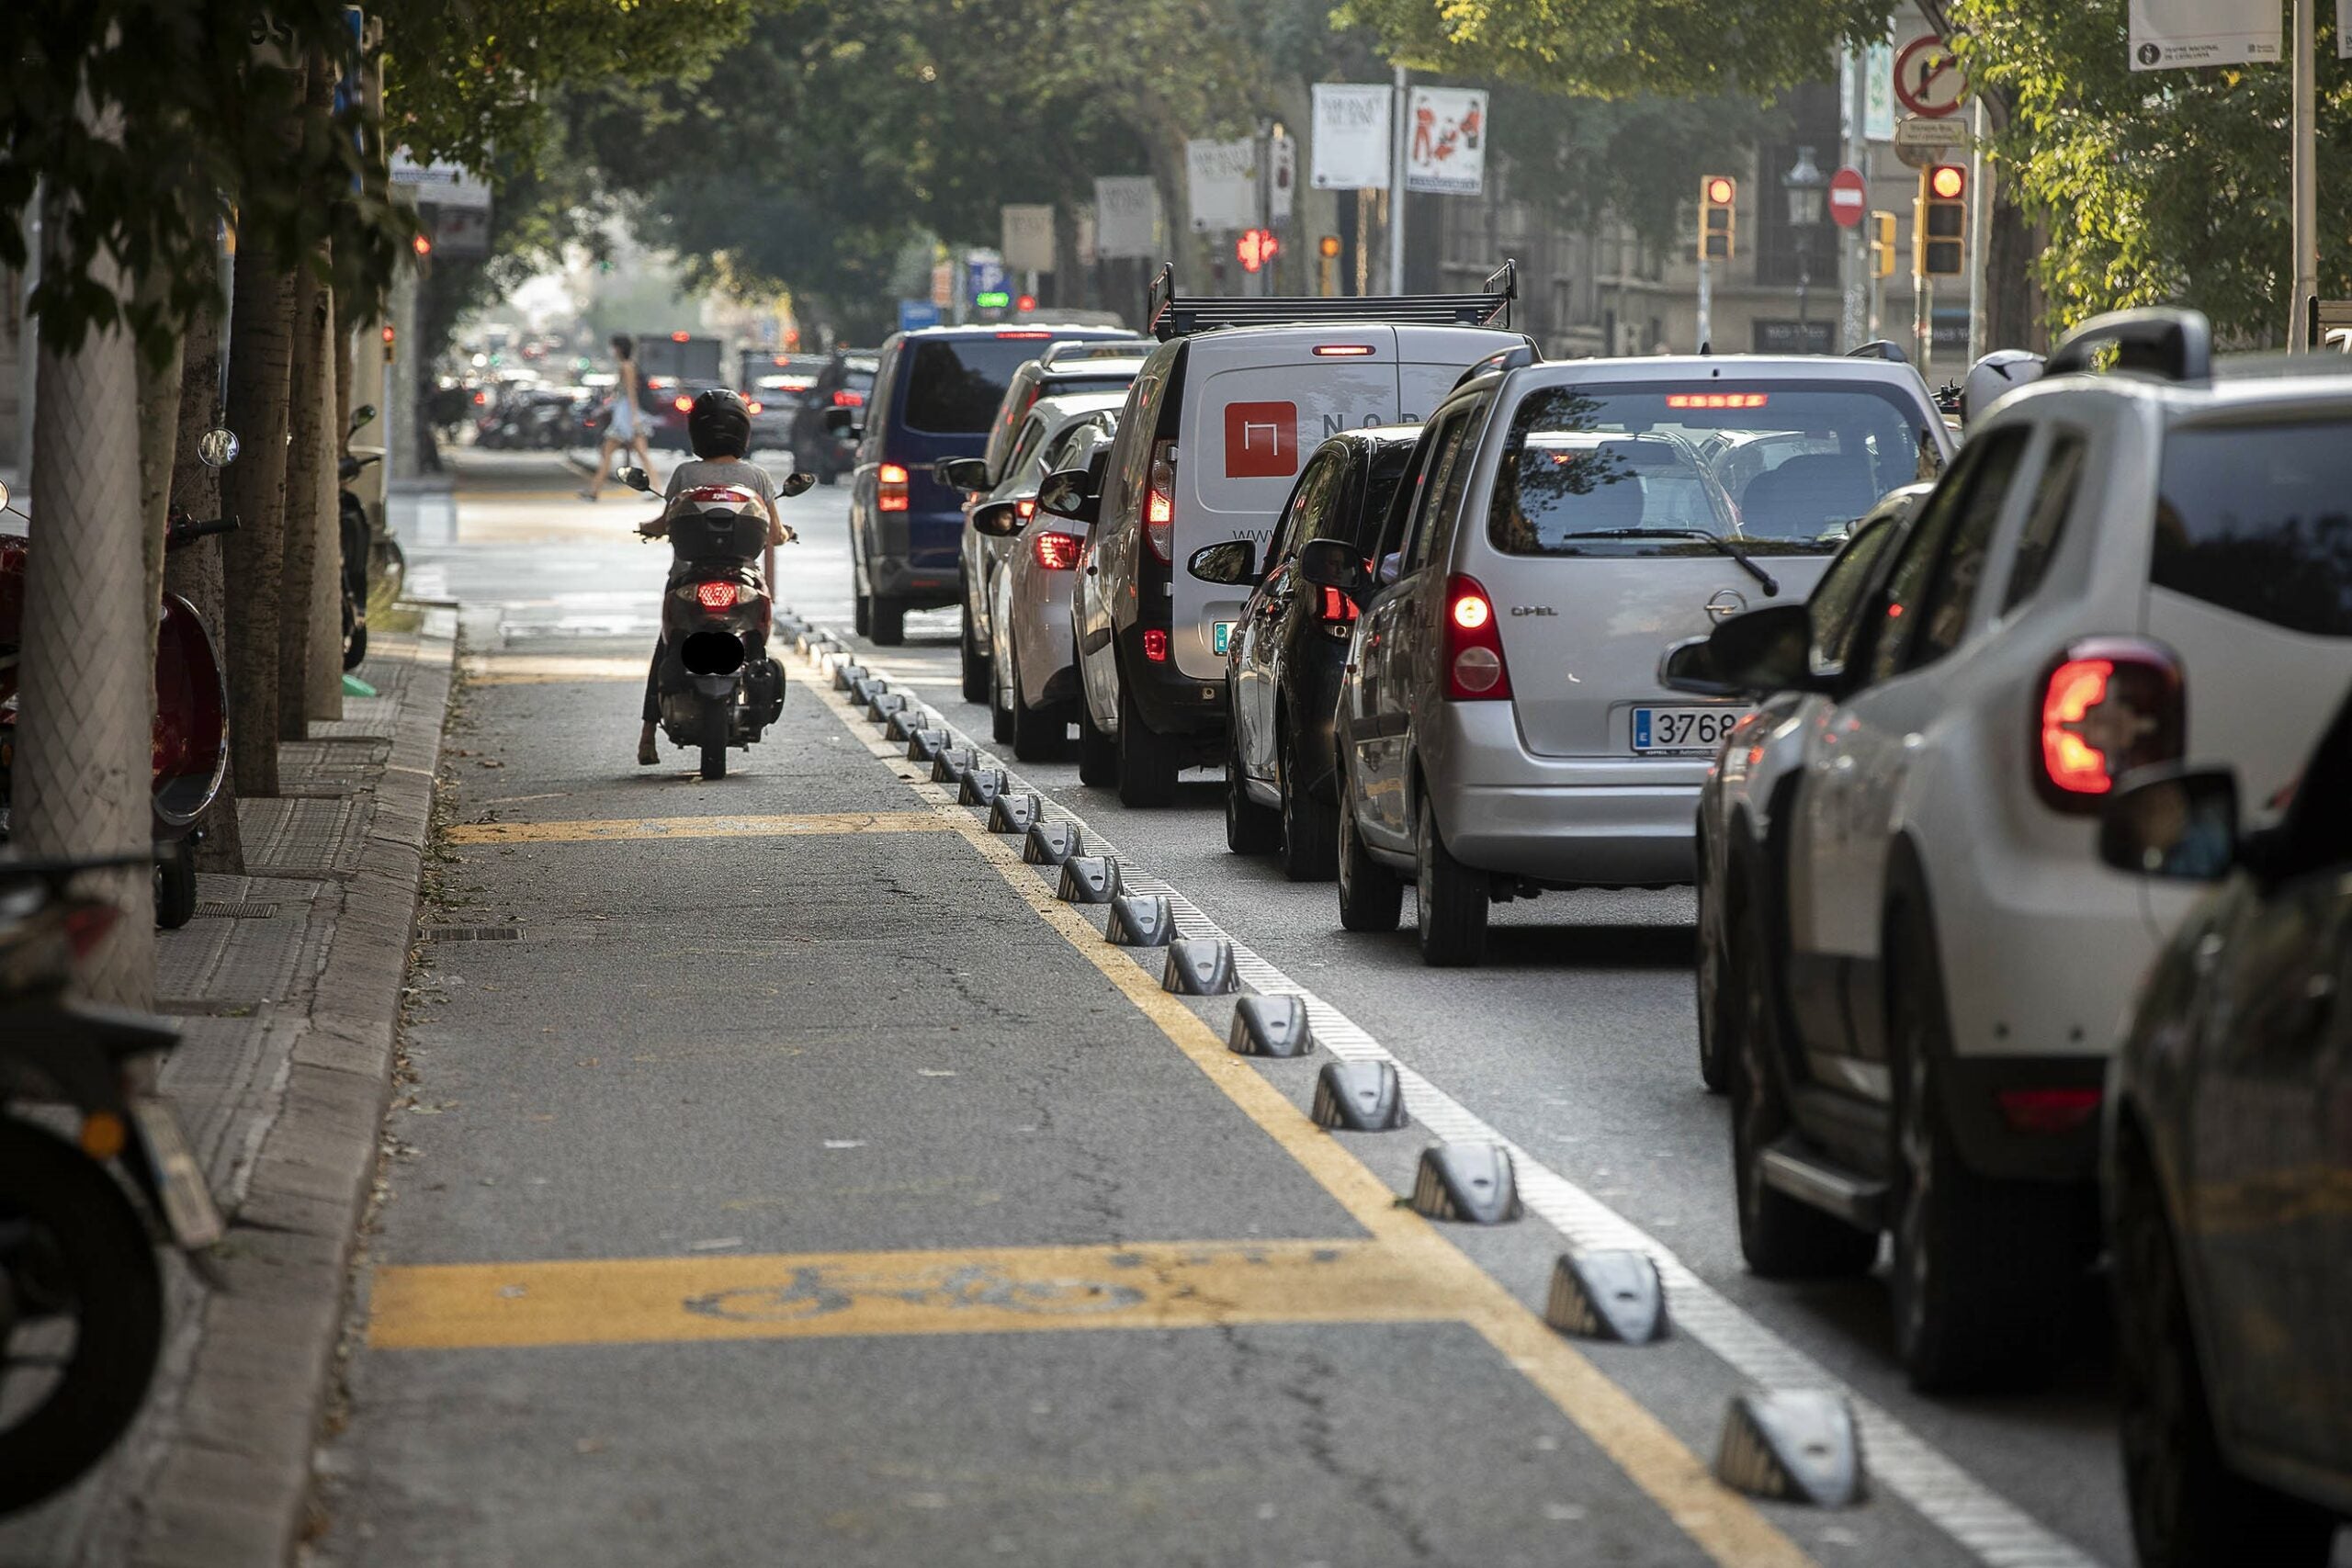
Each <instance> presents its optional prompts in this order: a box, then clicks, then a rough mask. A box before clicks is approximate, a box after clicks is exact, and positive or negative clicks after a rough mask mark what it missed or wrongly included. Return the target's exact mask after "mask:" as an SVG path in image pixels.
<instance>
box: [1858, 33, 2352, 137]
mask: <svg viewBox="0 0 2352 1568" xmlns="http://www.w3.org/2000/svg"><path fill="white" fill-rule="evenodd" d="M2347 3H2352V0H2347ZM1862 136H1863V138H1864V139H1865V140H1867V141H1894V45H1893V44H1891V43H1874V44H1872V45H1871V46H1870V47H1869V48H1868V49H1866V50H1864V51H1862Z"/></svg>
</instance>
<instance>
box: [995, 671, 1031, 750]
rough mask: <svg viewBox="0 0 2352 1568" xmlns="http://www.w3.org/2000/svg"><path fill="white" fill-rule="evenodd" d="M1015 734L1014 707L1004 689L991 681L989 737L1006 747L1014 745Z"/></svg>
mask: <svg viewBox="0 0 2352 1568" xmlns="http://www.w3.org/2000/svg"><path fill="white" fill-rule="evenodd" d="M1013 734H1014V729H1013V717H1012V703H1011V702H1009V701H1008V700H1007V699H1006V697H1005V694H1004V690H1003V688H1002V687H1001V686H999V685H998V684H997V682H995V681H994V680H993V679H991V680H990V681H989V737H990V738H991V739H994V740H995V741H996V743H997V744H998V745H1000V746H1004V745H1009V744H1011V743H1012V737H1013ZM1015 754H1016V755H1018V753H1015ZM1023 761H1026V759H1025V758H1024V759H1023Z"/></svg>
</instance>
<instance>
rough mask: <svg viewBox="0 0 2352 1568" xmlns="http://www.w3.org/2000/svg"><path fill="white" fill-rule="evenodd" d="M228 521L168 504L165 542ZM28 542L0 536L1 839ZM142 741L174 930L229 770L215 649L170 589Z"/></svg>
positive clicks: (159, 905) (161, 903)
mask: <svg viewBox="0 0 2352 1568" xmlns="http://www.w3.org/2000/svg"><path fill="white" fill-rule="evenodd" d="M236 456H237V438H236V437H235V436H234V435H232V434H230V433H229V432H227V431H225V430H216V431H211V432H209V433H208V434H206V435H205V436H204V437H203V444H202V446H200V447H199V450H198V457H200V458H201V459H202V460H203V461H204V462H205V463H207V464H208V465H209V466H211V467H213V468H221V467H225V466H226V465H227V464H229V463H231V462H232V461H234V460H235V458H236ZM6 510H11V509H10V508H9V507H8V492H7V488H6V486H5V485H0V511H6ZM17 515H18V516H19V517H21V516H23V515H24V514H23V513H17ZM236 526H237V520H236V519H235V518H233V517H213V518H204V519H198V518H193V517H190V516H189V515H188V514H187V512H186V511H185V510H183V509H182V508H181V507H179V506H177V505H175V506H173V507H172V509H171V512H170V513H169V520H168V521H167V522H166V523H165V525H164V548H165V549H166V550H172V549H177V548H180V547H183V546H185V545H187V544H190V543H192V542H194V541H195V540H198V539H201V538H206V537H208V536H211V535H215V534H225V533H228V532H229V531H231V530H232V529H233V528H235V527H236ZM28 549H29V541H28V540H27V539H23V538H17V537H14V536H6V537H0V842H4V841H6V839H7V837H8V829H9V816H10V813H11V810H12V809H13V805H14V795H13V794H12V793H11V785H12V783H13V774H14V771H15V762H16V755H17V679H18V665H17V647H18V645H19V644H20V643H21V641H22V640H23V627H24V604H25V566H26V562H27V559H28ZM150 738H151V739H150V748H149V754H150V758H151V761H152V772H151V774H150V788H151V795H152V803H153V833H154V843H155V923H156V924H157V925H158V926H160V927H163V928H164V930H166V931H176V930H178V929H179V928H180V927H182V926H184V925H186V924H187V923H188V921H189V920H191V919H194V918H195V916H196V846H197V845H198V844H199V843H201V842H203V840H204V829H202V827H200V826H199V824H200V823H201V822H202V821H203V819H204V815H205V813H206V812H207V811H209V810H210V809H211V807H212V803H213V801H214V800H215V799H217V798H218V797H219V795H220V784H221V780H222V779H223V778H224V777H225V776H226V774H227V773H228V767H229V689H228V684H227V681H226V678H225V676H224V674H223V672H222V668H221V662H220V653H219V651H218V650H217V649H215V648H214V647H213V645H212V634H211V633H209V631H207V630H206V629H205V626H204V621H203V618H202V617H201V616H199V615H198V614H197V613H196V606H195V605H193V604H189V603H188V602H187V600H186V599H184V598H182V597H181V596H180V595H178V594H176V593H166V594H164V599H163V605H162V616H161V619H160V620H159V621H158V622H157V625H156V628H155V713H154V718H153V727H152V729H151V731H150Z"/></svg>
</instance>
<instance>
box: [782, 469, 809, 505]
mask: <svg viewBox="0 0 2352 1568" xmlns="http://www.w3.org/2000/svg"><path fill="white" fill-rule="evenodd" d="M816 483H817V476H816V475H814V474H786V475H785V476H784V482H783V483H782V484H780V485H778V486H776V487H775V488H776V493H777V494H779V495H782V496H785V497H786V498H787V499H789V498H790V497H792V496H796V495H799V494H802V493H803V492H805V491H809V490H812V489H814V488H815V487H816Z"/></svg>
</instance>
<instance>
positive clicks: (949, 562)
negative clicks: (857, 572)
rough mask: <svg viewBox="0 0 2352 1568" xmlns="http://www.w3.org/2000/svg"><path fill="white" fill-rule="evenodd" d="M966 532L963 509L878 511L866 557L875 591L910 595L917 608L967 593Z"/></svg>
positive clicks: (951, 600)
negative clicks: (906, 511) (965, 578)
mask: <svg viewBox="0 0 2352 1568" xmlns="http://www.w3.org/2000/svg"><path fill="white" fill-rule="evenodd" d="M963 533H964V518H963V515H962V513H945V514H944V515H941V514H936V513H904V512H883V513H875V514H874V532H873V534H872V535H871V536H869V542H868V546H867V551H868V553H867V555H866V558H865V580H866V582H867V583H868V585H869V588H870V591H871V592H874V593H876V594H879V595H883V596H885V597H888V598H892V599H903V600H906V601H908V603H909V607H910V608H913V609H931V608H935V607H937V606H940V605H943V604H956V603H958V602H959V601H960V600H961V599H962V598H963V596H964V559H963Z"/></svg>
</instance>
